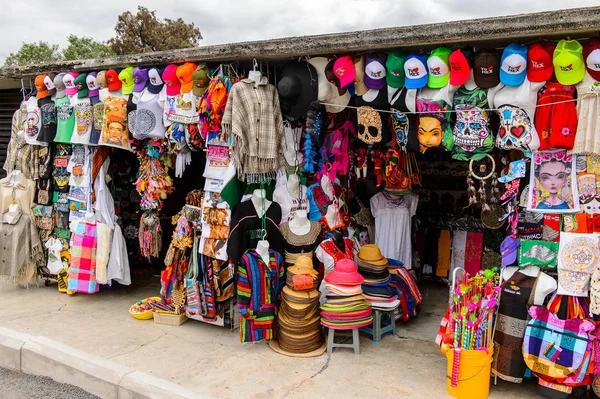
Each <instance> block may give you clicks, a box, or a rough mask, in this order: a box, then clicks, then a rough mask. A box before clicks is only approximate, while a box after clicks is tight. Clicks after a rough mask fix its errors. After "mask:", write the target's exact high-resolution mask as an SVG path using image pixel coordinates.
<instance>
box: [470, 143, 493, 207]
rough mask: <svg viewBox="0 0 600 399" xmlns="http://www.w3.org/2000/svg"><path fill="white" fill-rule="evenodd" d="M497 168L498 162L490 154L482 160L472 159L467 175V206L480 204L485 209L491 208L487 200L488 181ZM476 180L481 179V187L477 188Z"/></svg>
mask: <svg viewBox="0 0 600 399" xmlns="http://www.w3.org/2000/svg"><path fill="white" fill-rule="evenodd" d="M495 169H496V162H495V161H494V158H492V156H491V155H489V154H488V155H486V156H485V157H484V158H482V159H480V160H477V161H476V160H474V159H472V160H471V162H470V163H469V175H468V176H467V186H468V190H467V191H468V194H469V205H467V206H466V207H467V208H468V207H470V206H471V205H477V204H480V205H481V207H482V209H483V210H484V211H486V210H490V206H489V205H488V200H487V191H486V181H487V180H488V179H489V178H490V177H492V176H493V175H494V170H495ZM493 180H496V179H493ZM475 181H479V189H476V188H475ZM492 184H493V183H492Z"/></svg>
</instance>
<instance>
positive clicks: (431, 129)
mask: <svg viewBox="0 0 600 399" xmlns="http://www.w3.org/2000/svg"><path fill="white" fill-rule="evenodd" d="M416 104H417V111H419V112H421V113H422V114H420V116H419V130H418V132H417V139H418V140H419V148H420V151H421V152H425V151H427V149H429V148H433V147H439V146H440V145H442V143H443V141H444V137H445V134H446V130H447V128H448V116H447V112H446V111H447V109H448V105H447V104H446V103H445V102H441V103H440V102H437V101H430V100H427V99H422V98H417V100H416ZM423 112H427V113H423Z"/></svg>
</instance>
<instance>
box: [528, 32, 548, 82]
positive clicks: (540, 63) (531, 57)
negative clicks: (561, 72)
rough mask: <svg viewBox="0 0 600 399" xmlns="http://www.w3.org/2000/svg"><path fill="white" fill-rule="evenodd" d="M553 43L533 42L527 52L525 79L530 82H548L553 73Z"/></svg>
mask: <svg viewBox="0 0 600 399" xmlns="http://www.w3.org/2000/svg"><path fill="white" fill-rule="evenodd" d="M553 54H554V43H552V42H546V41H544V42H535V43H533V44H531V45H530V46H529V49H528V50H527V64H528V65H527V79H528V80H529V81H530V82H545V81H547V80H550V78H551V77H552V73H553V72H554V64H553V63H552V55H553Z"/></svg>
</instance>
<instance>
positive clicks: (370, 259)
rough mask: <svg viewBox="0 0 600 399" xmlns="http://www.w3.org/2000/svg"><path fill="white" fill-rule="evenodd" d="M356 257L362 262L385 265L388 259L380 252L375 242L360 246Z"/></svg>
mask: <svg viewBox="0 0 600 399" xmlns="http://www.w3.org/2000/svg"><path fill="white" fill-rule="evenodd" d="M356 258H357V259H358V260H359V261H361V262H364V263H368V264H371V265H387V263H388V260H387V259H386V257H385V256H383V254H382V253H381V250H380V249H379V247H378V246H377V245H375V244H365V245H363V246H362V247H360V251H359V253H358V255H357V256H356Z"/></svg>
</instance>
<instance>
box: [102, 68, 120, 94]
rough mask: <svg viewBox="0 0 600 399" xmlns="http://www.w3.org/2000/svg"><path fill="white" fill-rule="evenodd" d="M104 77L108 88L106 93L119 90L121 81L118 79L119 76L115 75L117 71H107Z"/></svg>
mask: <svg viewBox="0 0 600 399" xmlns="http://www.w3.org/2000/svg"><path fill="white" fill-rule="evenodd" d="M104 77H105V78H106V83H107V86H108V91H118V90H121V86H122V83H121V80H120V79H119V74H118V73H117V71H115V70H114V69H112V68H111V69H109V70H108V71H106V74H105V75H104Z"/></svg>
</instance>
